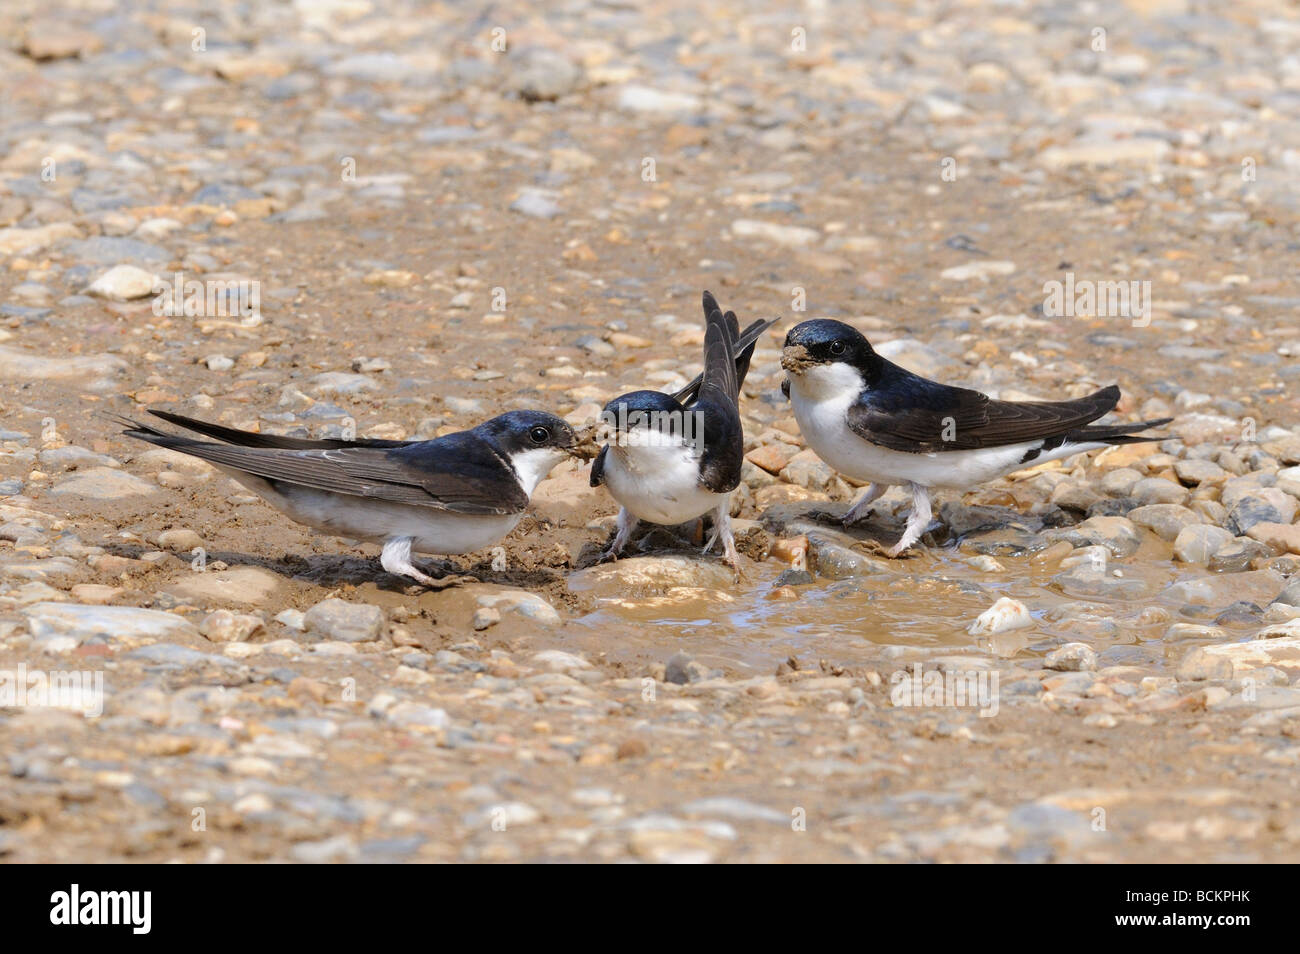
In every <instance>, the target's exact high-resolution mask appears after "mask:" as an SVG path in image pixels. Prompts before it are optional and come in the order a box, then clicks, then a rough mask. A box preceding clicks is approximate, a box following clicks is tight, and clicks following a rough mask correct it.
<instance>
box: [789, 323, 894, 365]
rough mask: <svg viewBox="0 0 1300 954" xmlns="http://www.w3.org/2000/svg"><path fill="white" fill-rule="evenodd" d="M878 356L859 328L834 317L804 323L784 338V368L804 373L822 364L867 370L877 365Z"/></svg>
mask: <svg viewBox="0 0 1300 954" xmlns="http://www.w3.org/2000/svg"><path fill="white" fill-rule="evenodd" d="M875 359H876V353H875V352H874V351H872V350H871V345H870V343H868V341H867V339H866V338H864V337H863V336H862V333H861V332H859V331H858V330H857V329H856V328H852V327H850V326H849V325H846V324H845V323H844V322H842V321H835V320H834V319H833V318H814V319H812V320H810V321H802V322H800V323H799V324H797V325H795V326H794V327H793V328H791V329H790V333H789V334H787V335H786V336H785V347H784V348H783V349H782V351H781V367H783V368H785V370H786V371H788V372H789V373H791V374H802V373H804V372H805V371H807V370H808V369H809V368H812V367H815V366H816V365H820V364H837V363H842V364H851V365H853V366H854V367H856V368H859V369H863V370H866V369H867V368H870V367H871V366H872V365H874V363H875Z"/></svg>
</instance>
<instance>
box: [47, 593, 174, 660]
mask: <svg viewBox="0 0 1300 954" xmlns="http://www.w3.org/2000/svg"><path fill="white" fill-rule="evenodd" d="M22 613H23V616H24V617H25V618H26V620H27V628H28V630H29V631H30V632H31V634H32V637H33V639H34V640H35V641H36V643H37V645H39V646H41V647H42V648H43V649H44V650H45V651H47V652H67V651H69V650H71V649H74V648H76V647H77V646H79V645H81V644H82V643H85V642H86V641H87V640H90V639H94V638H97V637H99V638H103V639H107V640H131V639H141V638H147V639H164V640H165V639H178V638H184V637H191V638H194V637H197V636H198V631H197V630H196V629H195V628H194V625H193V624H192V623H190V622H188V621H187V620H186V619H185V618H184V617H181V616H175V615H173V614H171V613H163V612H159V611H158V610H147V609H136V608H135V607H132V606H93V605H82V604H78V603H35V604H33V605H32V606H28V607H26V608H25V609H24V610H23V611H22Z"/></svg>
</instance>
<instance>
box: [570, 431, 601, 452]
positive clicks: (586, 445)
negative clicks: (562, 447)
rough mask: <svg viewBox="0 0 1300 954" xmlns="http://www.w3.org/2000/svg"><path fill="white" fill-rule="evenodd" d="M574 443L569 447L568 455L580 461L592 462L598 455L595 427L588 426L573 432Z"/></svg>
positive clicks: (598, 448)
mask: <svg viewBox="0 0 1300 954" xmlns="http://www.w3.org/2000/svg"><path fill="white" fill-rule="evenodd" d="M573 436H574V442H573V443H572V444H571V445H569V454H570V455H572V456H573V457H577V458H578V459H580V460H593V459H595V457H596V455H597V454H599V453H600V444H599V443H597V441H596V425H595V424H589V425H587V426H586V427H580V428H578V429H576V430H575V431H574V432H573Z"/></svg>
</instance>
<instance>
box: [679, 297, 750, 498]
mask: <svg viewBox="0 0 1300 954" xmlns="http://www.w3.org/2000/svg"><path fill="white" fill-rule="evenodd" d="M704 295H705V299H704V304H705V310H706V316H705V328H704V373H703V375H702V376H701V377H702V380H701V381H700V390H699V394H698V395H697V397H696V399H695V403H694V404H693V405H692V406H691V407H690V408H689V409H688V410H687V414H689V415H692V417H691V423H692V425H693V433H695V434H696V435H699V436H702V439H703V442H704V446H703V447H702V448H701V456H700V484H701V485H702V486H704V487H706V488H708V489H709V490H711V491H713V492H714V493H727V492H728V491H730V490H733V489H735V487H736V485H737V484H738V483H740V467H741V461H742V459H743V457H744V452H745V439H744V435H743V433H742V429H741V423H740V410H739V408H738V406H737V405H738V402H739V400H740V380H739V378H738V377H737V375H736V352H735V351H734V350H733V346H734V343H735V337H734V329H735V328H736V327H738V326H737V322H736V316H735V315H731V316H730V318H728V317H727V316H726V315H724V314H723V313H722V312H721V311H720V310H719V309H718V306H717V302H714V301H713V296H712V295H710V294H709V293H708V292H705V293H704ZM710 303H712V305H713V307H712V309H711V310H710V309H709V308H708V306H709V304H710ZM700 424H702V425H703V427H702V428H700V427H699V425H700ZM701 430H702V432H703V433H702V435H701V434H700V431H701Z"/></svg>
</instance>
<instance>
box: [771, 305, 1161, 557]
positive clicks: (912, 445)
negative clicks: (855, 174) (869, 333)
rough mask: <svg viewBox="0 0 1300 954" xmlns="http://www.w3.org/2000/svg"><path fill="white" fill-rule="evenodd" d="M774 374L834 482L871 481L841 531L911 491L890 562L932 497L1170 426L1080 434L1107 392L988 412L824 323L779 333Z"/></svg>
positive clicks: (1001, 404)
mask: <svg viewBox="0 0 1300 954" xmlns="http://www.w3.org/2000/svg"><path fill="white" fill-rule="evenodd" d="M781 366H782V367H783V368H784V369H785V370H786V371H787V372H788V375H789V376H788V377H787V378H786V380H785V382H784V383H783V384H782V385H781V390H782V391H784V392H785V394H786V396H787V397H789V399H790V404H791V405H792V406H793V408H794V416H795V420H797V421H798V422H799V429H800V431H801V432H802V433H803V436H804V439H805V440H806V441H807V442H808V446H809V447H811V448H812V449H813V450H814V451H816V453H817V455H818V456H819V457H821V459H822V460H824V461H826V463H828V464H829V465H830V466H831V467H833V468H835V469H836V470H837V471H839V472H840V473H842V474H846V475H848V476H849V477H852V478H854V479H856V480H865V481H871V485H870V486H869V487H868V488H867V490H866V492H865V493H864V494H863V495H862V497H861V498H860V499H859V500H858V502H857V503H855V504H854V505H853V508H852V509H851V510H849V512H848V513H847V514H846V515H845V516H844V521H843V522H844V525H845V526H848V525H850V524H852V523H854V522H856V521H858V520H860V519H861V518H862V517H863V516H864V515H865V514H866V512H867V508H868V507H869V506H870V505H871V503H872V502H873V501H875V500H876V499H877V498H879V497H880V496H881V495H882V494H884V493H885V491H887V490H888V489H889V488H890V487H891V486H893V485H894V484H906V485H907V486H908V487H909V488H910V489H911V492H912V512H911V514H910V516H909V517H908V520H907V526H906V527H905V528H904V531H903V536H902V539H900V540H899V541H898V544H897V545H896V546H895V547H894V548H893V549H892V550H890V551H889V555H890V556H898V555H899V554H900V553H902V552H903V551H904V550H906V549H907V548H908V547H910V546H911V545H912V544H913V543H915V542H916V541H917V540H918V539H920V537H921V534H922V533H924V532H925V530H926V528H927V527H928V526H929V524H930V489H931V488H932V487H948V488H955V489H959V490H965V489H968V488H970V487H973V486H975V485H976V484H981V483H983V482H985V481H988V480H992V479H993V478H995V477H1000V476H1002V475H1003V474H1009V473H1011V472H1012V471H1016V470H1020V469H1021V468H1023V467H1028V466H1031V465H1033V464H1038V463H1042V462H1044V461H1049V460H1056V459H1058V458H1061V457H1069V456H1070V455H1071V454H1077V453H1080V452H1081V451H1090V450H1097V449H1099V448H1102V447H1107V446H1109V445H1111V444H1131V443H1136V442H1139V441H1150V440H1160V439H1161V438H1160V437H1159V436H1140V435H1137V434H1136V433H1135V432H1137V431H1143V430H1146V429H1147V428H1149V427H1158V426H1159V425H1161V424H1168V423H1169V421H1170V420H1171V418H1161V419H1160V420H1155V421H1140V422H1138V423H1135V424H1108V425H1094V426H1089V425H1090V424H1091V423H1092V422H1093V421H1095V420H1096V419H1097V418H1099V417H1101V416H1102V415H1104V414H1106V413H1107V412H1109V411H1110V410H1112V409H1113V408H1114V407H1115V404H1116V403H1117V402H1118V401H1119V396H1120V392H1119V388H1118V387H1115V386H1114V385H1112V386H1111V387H1108V388H1102V389H1101V390H1100V391H1098V392H1096V393H1095V394H1091V395H1089V396H1088V397H1083V398H1078V399H1077V400H1073V401H994V400H991V399H990V398H989V397H988V396H987V395H985V394H981V393H980V392H979V391H972V390H969V389H968V388H958V387H951V386H949V385H946V384H939V383H938V382H936V381H930V380H928V379H926V378H923V377H921V376H920V375H917V374H913V373H912V372H911V371H908V370H906V369H904V368H900V367H899V366H898V365H896V364H893V363H892V362H890V361H887V360H885V359H884V358H882V357H881V356H880V355H878V354H876V352H875V351H873V350H872V348H871V345H870V344H869V343H868V342H867V339H866V338H864V337H863V336H862V335H861V334H859V333H858V331H857V330H855V329H854V328H851V327H849V326H848V325H846V324H844V323H843V322H840V321H833V320H831V319H829V318H819V319H814V320H812V321H805V322H802V323H800V324H799V325H796V326H795V327H794V328H792V329H790V333H789V334H788V335H786V339H785V348H784V350H783V351H782V353H781Z"/></svg>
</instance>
